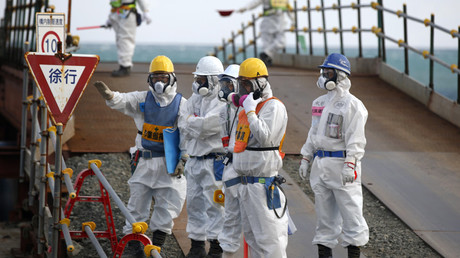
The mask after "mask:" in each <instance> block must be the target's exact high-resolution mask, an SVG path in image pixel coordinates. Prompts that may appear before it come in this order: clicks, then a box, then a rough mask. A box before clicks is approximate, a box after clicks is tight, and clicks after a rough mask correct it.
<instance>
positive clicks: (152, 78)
mask: <svg viewBox="0 0 460 258" xmlns="http://www.w3.org/2000/svg"><path fill="white" fill-rule="evenodd" d="M147 82H148V84H149V87H150V90H151V91H152V92H156V93H158V94H163V93H166V94H168V93H169V92H170V91H171V88H172V87H171V86H172V85H173V84H174V83H175V82H176V77H175V76H174V74H173V73H171V74H167V73H150V74H149V77H148V78H147Z"/></svg>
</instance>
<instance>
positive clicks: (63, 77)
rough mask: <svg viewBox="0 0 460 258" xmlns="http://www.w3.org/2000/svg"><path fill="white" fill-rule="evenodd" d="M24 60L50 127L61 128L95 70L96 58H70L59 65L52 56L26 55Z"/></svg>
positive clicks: (83, 56)
mask: <svg viewBox="0 0 460 258" xmlns="http://www.w3.org/2000/svg"><path fill="white" fill-rule="evenodd" d="M25 58H26V61H27V64H28V66H29V69H30V71H31V73H32V75H33V77H34V79H35V82H36V83H37V85H38V88H39V89H40V92H41V94H42V96H43V97H44V99H45V102H46V105H47V107H48V111H49V113H50V115H51V118H52V119H53V122H54V124H57V123H62V124H64V125H65V124H66V123H67V121H68V120H69V118H70V116H71V115H72V113H73V111H74V109H75V107H76V105H77V104H78V101H79V100H80V97H81V96H82V94H83V91H84V90H85V88H86V85H87V84H88V82H89V80H90V79H91V76H92V75H93V73H94V71H95V70H96V67H97V64H98V63H99V56H97V55H72V56H71V57H70V58H68V59H66V60H64V61H62V60H61V59H60V58H58V57H56V56H55V55H52V54H40V53H35V52H27V53H26V54H25Z"/></svg>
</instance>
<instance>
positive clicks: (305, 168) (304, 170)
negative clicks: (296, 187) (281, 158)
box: [299, 157, 311, 180]
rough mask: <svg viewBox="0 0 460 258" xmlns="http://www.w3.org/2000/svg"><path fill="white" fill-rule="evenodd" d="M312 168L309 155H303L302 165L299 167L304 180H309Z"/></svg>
mask: <svg viewBox="0 0 460 258" xmlns="http://www.w3.org/2000/svg"><path fill="white" fill-rule="evenodd" d="M310 170H311V163H310V159H309V158H308V157H303V158H302V160H301V161H300V167H299V176H300V178H302V180H307V176H308V174H309V173H310Z"/></svg>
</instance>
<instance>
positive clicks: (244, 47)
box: [241, 23, 246, 60]
mask: <svg viewBox="0 0 460 258" xmlns="http://www.w3.org/2000/svg"><path fill="white" fill-rule="evenodd" d="M241 38H242V40H243V60H246V37H245V34H244V23H242V24H241Z"/></svg>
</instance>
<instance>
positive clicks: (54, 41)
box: [35, 13, 66, 53]
mask: <svg viewBox="0 0 460 258" xmlns="http://www.w3.org/2000/svg"><path fill="white" fill-rule="evenodd" d="M35 21H36V26H35V28H36V34H37V52H38V53H57V52H58V42H59V41H61V42H62V50H61V51H62V52H63V53H64V52H65V36H66V33H65V14H63V13H36V15H35Z"/></svg>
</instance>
